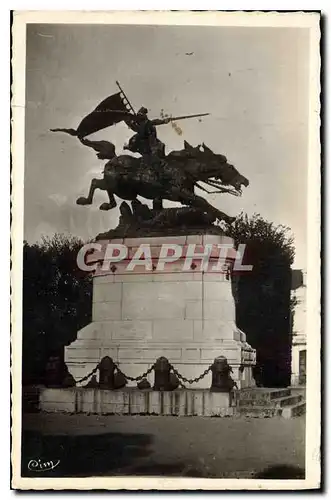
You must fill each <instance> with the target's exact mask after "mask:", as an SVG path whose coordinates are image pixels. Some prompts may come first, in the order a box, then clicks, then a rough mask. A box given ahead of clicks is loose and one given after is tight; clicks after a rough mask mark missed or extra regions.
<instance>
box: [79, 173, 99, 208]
mask: <svg viewBox="0 0 331 500" xmlns="http://www.w3.org/2000/svg"><path fill="white" fill-rule="evenodd" d="M96 189H104V190H105V189H106V185H105V181H104V180H103V179H92V181H91V185H90V190H89V192H88V195H87V197H86V198H85V196H80V198H78V199H77V200H76V203H77V205H92V203H93V196H94V191H95V190H96Z"/></svg>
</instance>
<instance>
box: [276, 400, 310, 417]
mask: <svg viewBox="0 0 331 500" xmlns="http://www.w3.org/2000/svg"><path fill="white" fill-rule="evenodd" d="M305 413H306V401H300V403H297V404H294V405H291V406H286V407H285V408H283V409H282V417H283V418H293V417H299V416H300V415H304V414H305Z"/></svg>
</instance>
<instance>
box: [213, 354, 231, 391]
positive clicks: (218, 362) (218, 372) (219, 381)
mask: <svg viewBox="0 0 331 500" xmlns="http://www.w3.org/2000/svg"><path fill="white" fill-rule="evenodd" d="M211 372H212V382H211V387H210V391H211V392H231V391H232V390H233V387H234V386H235V385H236V384H235V382H234V380H233V379H232V377H231V375H230V373H231V372H232V368H231V366H230V365H229V364H228V360H227V359H226V357H225V356H219V357H218V358H215V359H214V363H213V365H212V367H211Z"/></svg>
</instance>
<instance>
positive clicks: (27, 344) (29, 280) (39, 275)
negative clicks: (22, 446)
mask: <svg viewBox="0 0 331 500" xmlns="http://www.w3.org/2000/svg"><path fill="white" fill-rule="evenodd" d="M82 245H83V242H82V241H80V240H79V239H77V238H72V237H66V236H64V235H61V234H56V235H55V236H54V237H53V238H43V239H42V242H41V243H39V244H33V245H29V244H28V243H27V242H24V248H23V382H24V383H31V382H36V381H40V378H41V376H42V373H43V370H44V367H45V363H46V360H47V359H48V357H49V356H50V355H51V354H53V353H56V354H60V355H61V354H62V353H63V348H64V346H65V345H68V344H70V343H71V342H72V341H73V340H74V339H75V338H76V336H77V331H78V330H79V329H80V328H82V327H83V326H85V325H86V324H88V323H89V322H90V321H91V302H92V300H91V297H92V281H91V277H90V276H89V275H88V274H87V273H86V272H84V271H82V270H80V269H79V268H78V266H77V263H76V256H77V252H78V250H79V249H80V248H81V246H82Z"/></svg>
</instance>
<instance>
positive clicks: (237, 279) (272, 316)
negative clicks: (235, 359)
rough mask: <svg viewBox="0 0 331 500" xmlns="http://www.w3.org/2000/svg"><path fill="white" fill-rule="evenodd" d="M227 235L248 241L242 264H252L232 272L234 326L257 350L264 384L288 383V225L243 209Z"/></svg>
mask: <svg viewBox="0 0 331 500" xmlns="http://www.w3.org/2000/svg"><path fill="white" fill-rule="evenodd" d="M227 234H228V235H229V236H231V237H233V238H234V240H235V243H236V246H238V245H239V244H240V243H243V244H246V249H245V253H244V259H243V264H246V265H249V264H250V265H252V266H253V269H252V271H249V272H241V273H238V274H236V273H235V274H234V277H233V284H234V295H235V298H236V306H237V307H236V311H237V325H238V327H239V328H240V329H241V330H243V331H244V332H245V333H246V335H247V341H248V342H249V343H250V344H251V345H252V347H254V348H255V349H256V350H257V363H258V366H259V367H260V368H261V371H262V382H263V385H264V386H266V387H283V386H287V385H290V380H291V330H292V328H291V322H292V309H293V307H294V303H293V302H292V301H291V281H292V271H291V264H292V263H293V260H294V246H293V238H292V237H291V236H289V228H287V227H285V226H283V225H278V226H277V225H275V224H273V223H271V222H268V221H266V220H264V219H263V218H262V217H261V216H260V215H259V214H255V215H254V216H253V217H251V218H249V217H248V216H247V215H245V214H241V215H240V216H239V217H237V219H236V221H235V223H234V224H233V225H232V226H231V227H230V228H229V229H228V231H227Z"/></svg>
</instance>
